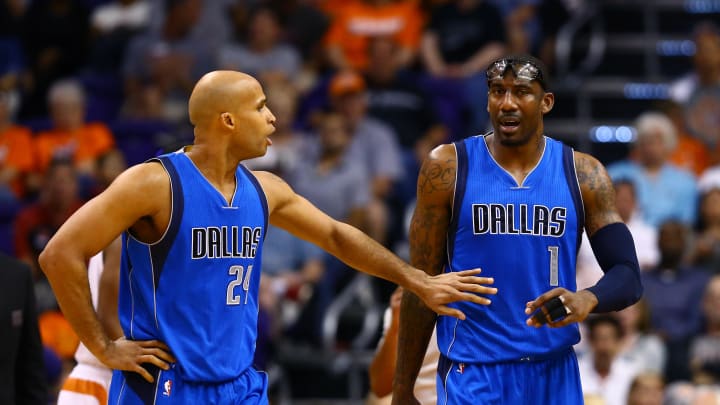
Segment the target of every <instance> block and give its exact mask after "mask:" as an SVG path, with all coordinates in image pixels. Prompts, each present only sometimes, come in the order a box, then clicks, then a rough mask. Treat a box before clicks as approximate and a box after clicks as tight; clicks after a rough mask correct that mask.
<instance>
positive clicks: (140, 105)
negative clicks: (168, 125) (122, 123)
mask: <svg viewBox="0 0 720 405" xmlns="http://www.w3.org/2000/svg"><path fill="white" fill-rule="evenodd" d="M164 4H165V18H164V20H163V23H162V25H161V27H160V28H159V30H151V31H149V32H148V33H146V34H143V35H141V36H138V37H135V38H134V39H133V40H132V41H131V42H130V45H129V46H128V49H127V52H126V53H125V58H124V59H125V64H124V66H123V75H124V77H125V90H126V99H127V105H126V114H127V115H129V116H131V117H141V118H146V117H151V118H165V119H167V120H169V121H172V122H179V123H186V122H187V120H188V118H187V112H186V109H187V100H188V97H189V95H190V91H191V90H192V86H193V84H194V83H195V82H196V81H197V80H198V79H199V78H200V77H201V76H202V75H203V74H205V73H207V72H208V71H210V70H212V69H213V66H214V65H215V59H216V58H215V54H214V46H212V45H213V44H208V43H205V42H203V41H200V40H198V39H196V38H195V37H193V36H192V35H191V32H192V30H193V28H195V27H196V25H197V22H198V19H199V18H200V13H201V9H202V5H203V2H202V0H166V1H165V2H164Z"/></svg>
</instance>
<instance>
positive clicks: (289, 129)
mask: <svg viewBox="0 0 720 405" xmlns="http://www.w3.org/2000/svg"><path fill="white" fill-rule="evenodd" d="M265 95H266V96H267V98H268V100H269V101H268V104H269V105H270V108H272V111H273V114H274V115H275V132H274V133H273V135H272V141H273V144H272V146H271V147H270V148H268V150H267V153H265V155H263V156H261V157H258V158H254V159H249V160H245V161H244V162H243V163H244V164H245V165H246V166H247V167H248V168H249V169H251V170H270V171H272V172H274V173H276V174H277V175H278V176H280V177H283V178H285V177H286V175H287V174H291V173H292V172H293V171H294V170H295V168H296V167H297V165H298V164H299V163H300V161H301V160H302V159H303V157H304V156H306V155H307V153H308V149H309V148H310V147H311V146H310V144H311V143H312V141H311V140H310V139H309V136H308V135H307V134H303V133H301V132H300V131H298V130H296V129H295V128H294V127H293V123H294V122H295V114H296V112H297V103H298V97H299V95H298V92H297V90H296V89H295V87H293V86H292V85H291V84H289V83H273V84H271V85H269V86H265Z"/></svg>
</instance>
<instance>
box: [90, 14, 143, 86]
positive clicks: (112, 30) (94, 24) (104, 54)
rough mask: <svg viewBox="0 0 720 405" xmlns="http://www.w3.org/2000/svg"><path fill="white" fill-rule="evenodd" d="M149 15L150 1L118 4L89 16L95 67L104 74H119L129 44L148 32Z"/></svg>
mask: <svg viewBox="0 0 720 405" xmlns="http://www.w3.org/2000/svg"><path fill="white" fill-rule="evenodd" d="M150 15H151V4H150V1H148V0H115V1H111V2H108V3H105V4H101V5H99V6H98V7H97V8H95V9H94V10H93V12H92V15H91V16H90V21H91V29H92V36H93V41H92V51H91V53H90V59H91V60H90V64H91V65H92V67H93V68H94V69H95V70H98V71H103V72H106V71H107V72H117V71H119V69H120V67H121V66H122V64H123V57H124V55H125V49H126V47H127V45H128V43H129V42H130V40H131V39H132V38H133V36H135V35H137V34H138V33H140V32H141V31H143V30H145V29H147V28H148V26H149V25H150Z"/></svg>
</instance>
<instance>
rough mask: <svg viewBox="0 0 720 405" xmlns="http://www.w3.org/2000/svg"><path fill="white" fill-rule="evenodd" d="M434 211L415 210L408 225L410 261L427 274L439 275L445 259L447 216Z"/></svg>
mask: <svg viewBox="0 0 720 405" xmlns="http://www.w3.org/2000/svg"><path fill="white" fill-rule="evenodd" d="M437 210H438V208H436V209H421V208H419V209H416V211H415V215H414V216H413V220H412V222H411V224H410V234H409V242H410V261H411V263H412V265H413V266H415V267H417V268H419V269H422V270H424V271H425V272H427V273H428V274H431V275H436V274H439V273H440V271H441V269H442V265H443V259H444V257H445V247H446V232H447V227H448V224H449V218H448V215H447V214H446V215H442V214H441V213H439V212H436V211H437Z"/></svg>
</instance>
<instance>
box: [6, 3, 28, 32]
mask: <svg viewBox="0 0 720 405" xmlns="http://www.w3.org/2000/svg"><path fill="white" fill-rule="evenodd" d="M28 3H29V2H27V1H25V0H5V1H0V37H16V38H18V37H20V34H21V32H22V20H23V16H24V15H25V12H26V11H27V7H28V6H29V4H28Z"/></svg>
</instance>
